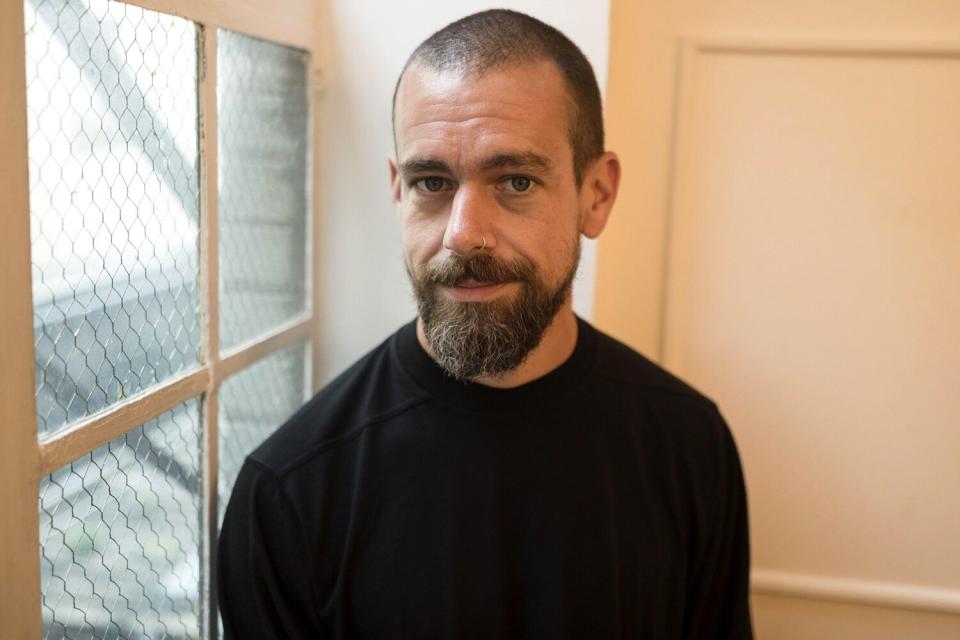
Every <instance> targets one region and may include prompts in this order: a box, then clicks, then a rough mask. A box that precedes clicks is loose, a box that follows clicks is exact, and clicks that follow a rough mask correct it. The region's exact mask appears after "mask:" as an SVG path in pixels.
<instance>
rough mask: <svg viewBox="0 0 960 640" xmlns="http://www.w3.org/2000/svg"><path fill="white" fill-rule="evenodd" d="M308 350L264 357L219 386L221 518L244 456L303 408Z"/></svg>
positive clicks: (301, 348) (293, 349)
mask: <svg viewBox="0 0 960 640" xmlns="http://www.w3.org/2000/svg"><path fill="white" fill-rule="evenodd" d="M306 352H307V349H306V346H305V345H297V346H294V347H290V348H288V349H284V350H282V351H278V352H276V353H274V354H272V355H269V356H267V357H266V358H264V359H263V360H261V361H260V362H258V363H257V364H255V365H253V366H252V367H250V368H249V369H245V370H244V371H241V372H240V373H238V374H236V375H235V376H233V377H231V378H229V379H227V380H226V381H224V383H223V384H222V385H221V386H220V394H219V398H220V416H219V420H218V425H219V431H220V446H219V452H220V453H219V478H218V481H217V487H218V502H219V505H220V518H221V520H222V519H223V513H224V510H225V509H226V506H227V501H228V500H229V499H230V492H231V491H232V490H233V485H234V482H236V480H237V473H239V471H240V466H241V465H242V464H243V461H244V459H245V458H246V457H247V455H248V454H249V453H250V452H251V451H253V450H254V449H255V448H256V447H257V446H258V445H259V444H260V443H261V442H263V441H264V440H265V439H266V437H267V436H269V435H270V434H271V433H273V432H274V431H275V430H276V429H277V427H279V426H280V425H281V424H283V422H284V421H285V420H286V419H287V418H289V417H290V416H291V415H293V413H294V412H295V411H296V410H297V409H298V408H300V405H302V404H303V402H304V400H305V398H306V393H307V384H308V382H307V380H308V376H307V374H306V369H305V367H306V366H307V362H308V360H307V357H306Z"/></svg>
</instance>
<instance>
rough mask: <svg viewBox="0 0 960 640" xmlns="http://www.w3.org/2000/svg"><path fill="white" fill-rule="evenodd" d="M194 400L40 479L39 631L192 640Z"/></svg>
mask: <svg viewBox="0 0 960 640" xmlns="http://www.w3.org/2000/svg"><path fill="white" fill-rule="evenodd" d="M199 404H200V403H199V401H197V400H191V401H189V402H186V403H184V404H182V405H180V406H179V407H177V408H175V409H173V410H172V411H169V412H167V413H165V414H163V415H161V416H159V417H158V418H155V419H154V420H151V421H150V422H148V423H146V424H144V425H142V426H140V427H137V428H136V429H134V430H132V431H130V432H128V433H126V434H125V435H123V436H121V437H119V438H117V439H116V440H113V441H112V442H110V443H108V444H106V445H104V446H103V447H100V448H99V449H97V450H96V451H93V452H92V453H90V454H88V455H86V456H84V457H83V458H81V459H80V460H77V461H76V462H73V463H71V464H69V465H67V466H65V467H63V468H61V469H59V470H57V471H56V472H54V473H52V474H51V475H50V476H48V477H47V478H45V479H44V480H43V481H42V482H41V485H40V544H41V549H40V551H41V553H40V567H41V588H42V599H43V626H44V638H48V639H53V638H104V639H116V638H197V637H199V616H200V598H199V586H200V553H199V548H200V505H201V500H200V489H201V485H202V483H201V481H200V410H199Z"/></svg>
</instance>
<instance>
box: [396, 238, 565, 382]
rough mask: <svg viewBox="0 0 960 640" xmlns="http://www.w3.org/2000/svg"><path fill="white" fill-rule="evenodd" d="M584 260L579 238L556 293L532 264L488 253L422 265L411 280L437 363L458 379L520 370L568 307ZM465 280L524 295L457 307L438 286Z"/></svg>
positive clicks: (425, 332) (555, 289) (464, 303)
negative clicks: (511, 287) (511, 285)
mask: <svg viewBox="0 0 960 640" xmlns="http://www.w3.org/2000/svg"><path fill="white" fill-rule="evenodd" d="M579 261H580V243H579V238H578V241H577V244H576V249H575V252H574V256H573V262H572V265H571V267H570V269H569V271H568V273H567V274H566V276H565V277H564V279H563V281H562V282H561V283H560V284H559V285H558V286H557V287H556V288H550V287H549V286H547V285H546V284H544V283H543V281H542V280H541V279H540V278H539V277H538V275H537V273H536V270H535V268H534V267H533V265H532V263H530V262H529V261H527V260H519V259H518V260H515V261H513V262H507V263H504V262H500V261H497V260H495V259H494V258H492V257H491V256H490V255H489V254H477V255H474V256H471V257H469V258H465V259H461V258H452V259H449V260H447V261H445V262H444V263H442V264H440V265H424V266H422V268H421V272H420V273H419V274H418V276H417V277H414V276H413V275H412V274H411V281H412V282H413V288H414V295H415V296H416V300H417V308H418V311H419V314H420V319H421V320H422V322H423V330H424V335H425V337H426V339H427V343H428V344H429V345H430V349H431V351H432V352H433V357H434V359H435V360H436V361H437V363H438V364H439V365H440V366H441V367H442V368H443V369H444V370H445V371H446V372H447V373H448V374H450V375H451V376H453V377H454V378H457V379H459V380H468V379H471V378H477V377H481V376H483V377H496V376H499V375H502V374H504V373H506V372H508V371H512V370H514V369H516V368H517V367H519V366H520V365H521V364H523V362H524V361H525V360H526V359H527V357H528V356H529V355H530V352H532V351H533V350H534V349H535V348H536V347H537V345H539V344H540V341H541V340H542V339H543V334H544V332H545V331H546V329H547V327H549V326H550V323H551V322H552V321H553V318H554V317H555V316H556V315H557V312H558V311H560V308H561V307H562V306H563V305H564V304H565V303H566V301H567V298H568V297H569V295H570V291H571V288H572V283H573V278H574V276H575V275H576V272H577V265H578V264H579ZM466 277H471V278H474V279H476V280H479V281H483V282H517V283H518V284H519V285H520V291H519V292H518V293H517V294H515V295H514V296H512V298H510V299H505V300H493V301H491V302H457V301H455V300H449V299H446V298H444V297H443V296H442V295H441V294H440V293H439V291H438V286H439V285H441V284H445V285H452V284H455V283H456V282H457V281H458V280H461V279H463V278H466Z"/></svg>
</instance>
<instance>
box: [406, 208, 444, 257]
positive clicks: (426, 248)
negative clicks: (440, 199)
mask: <svg viewBox="0 0 960 640" xmlns="http://www.w3.org/2000/svg"><path fill="white" fill-rule="evenodd" d="M401 226H402V236H403V252H404V255H405V256H406V258H407V264H408V265H409V266H412V265H420V264H423V263H424V262H427V261H428V260H429V259H430V258H432V257H433V256H434V255H436V254H437V253H438V252H439V251H440V250H441V249H442V248H443V233H444V229H445V227H444V226H443V224H442V223H439V222H438V220H437V219H435V218H426V217H420V216H416V215H412V216H404V217H403V218H402V219H401Z"/></svg>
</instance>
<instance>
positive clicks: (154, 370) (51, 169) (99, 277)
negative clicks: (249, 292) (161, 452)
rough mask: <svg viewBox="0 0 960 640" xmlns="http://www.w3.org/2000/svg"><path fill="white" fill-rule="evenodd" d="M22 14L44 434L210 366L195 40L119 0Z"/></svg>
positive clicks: (31, 2)
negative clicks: (202, 322) (201, 302)
mask: <svg viewBox="0 0 960 640" xmlns="http://www.w3.org/2000/svg"><path fill="white" fill-rule="evenodd" d="M24 9H25V21H26V24H25V28H26V61H27V64H26V72H27V73H26V76H27V113H28V135H29V167H30V231H31V242H32V255H33V299H34V336H35V341H36V368H35V374H36V394H37V423H38V424H37V427H38V431H39V432H41V433H43V432H49V431H52V430H54V429H57V428H58V427H60V426H62V425H64V424H66V423H68V422H71V421H74V420H76V419H78V418H81V417H84V416H87V415H90V414H92V413H94V412H96V411H98V410H100V409H102V408H104V407H107V406H109V405H110V404H112V403H115V402H117V401H118V400H120V399H122V398H124V397H126V396H129V395H131V394H133V393H136V392H138V391H140V390H142V389H145V388H147V387H149V386H150V385H152V384H154V383H157V382H158V381H161V380H163V379H165V378H168V377H170V376H171V375H173V374H175V373H177V372H178V371H182V370H184V369H185V368H187V367H189V366H191V365H193V364H194V363H196V362H197V360H198V352H199V323H198V319H197V315H198V308H197V305H198V294H197V280H198V275H197V274H198V241H199V238H198V220H199V218H198V216H199V210H198V192H199V181H198V137H197V36H196V28H195V26H194V25H193V24H192V23H191V22H189V21H187V20H183V19H181V18H176V17H173V16H168V15H164V14H160V13H156V12H153V11H146V10H144V9H141V8H138V7H135V6H130V5H126V4H122V3H118V2H107V1H106V0H27V1H26V2H25V6H24Z"/></svg>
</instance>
